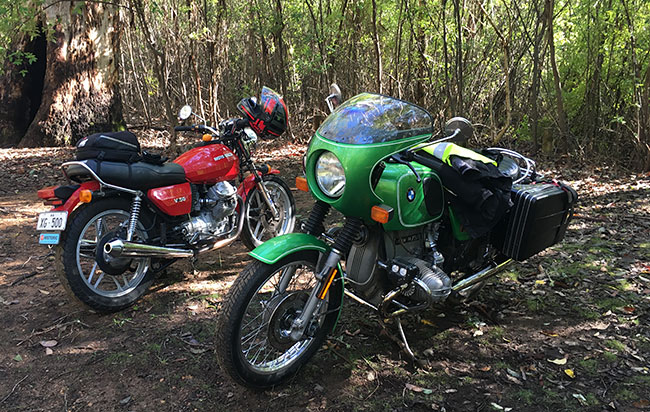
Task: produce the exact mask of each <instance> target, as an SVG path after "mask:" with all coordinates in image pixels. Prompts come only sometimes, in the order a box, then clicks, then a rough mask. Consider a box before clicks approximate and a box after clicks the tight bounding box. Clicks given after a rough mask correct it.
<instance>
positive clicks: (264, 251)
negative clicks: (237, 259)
mask: <svg viewBox="0 0 650 412" xmlns="http://www.w3.org/2000/svg"><path fill="white" fill-rule="evenodd" d="M301 250H317V251H319V252H321V253H328V252H329V251H330V247H329V246H327V245H326V244H325V242H323V241H322V240H320V239H318V238H317V237H315V236H312V235H308V234H306V233H287V234H286V235H281V236H277V237H274V238H272V239H269V240H267V241H266V242H264V243H262V244H261V245H259V246H258V247H256V248H255V249H253V250H252V251H250V252H249V253H248V254H249V255H250V256H252V257H253V258H255V259H257V260H259V261H260V262H264V263H266V264H269V265H272V264H274V263H275V262H277V261H278V260H280V259H282V258H284V257H285V256H288V255H290V254H292V253H295V252H299V251H301Z"/></svg>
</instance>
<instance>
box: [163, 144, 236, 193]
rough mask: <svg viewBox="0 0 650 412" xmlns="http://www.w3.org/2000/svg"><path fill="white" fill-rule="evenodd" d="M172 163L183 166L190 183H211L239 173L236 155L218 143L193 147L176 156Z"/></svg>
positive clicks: (230, 178) (227, 178) (228, 178)
mask: <svg viewBox="0 0 650 412" xmlns="http://www.w3.org/2000/svg"><path fill="white" fill-rule="evenodd" d="M174 163H178V164H179V165H181V166H183V169H185V176H186V177H187V180H189V181H190V182H191V183H207V184H212V183H216V182H221V181H224V180H232V179H235V178H236V177H237V175H238V174H239V158H238V157H237V155H235V154H234V153H233V152H232V151H231V150H230V149H229V148H228V147H227V146H224V145H222V144H218V143H213V144H209V145H206V146H201V147H195V148H194V149H192V150H189V151H187V152H185V153H183V154H182V155H180V156H178V158H176V160H174Z"/></svg>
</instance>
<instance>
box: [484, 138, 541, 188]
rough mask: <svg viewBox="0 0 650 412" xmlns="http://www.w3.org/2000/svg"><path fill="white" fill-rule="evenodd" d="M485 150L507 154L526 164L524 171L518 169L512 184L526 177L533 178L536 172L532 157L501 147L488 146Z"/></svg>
mask: <svg viewBox="0 0 650 412" xmlns="http://www.w3.org/2000/svg"><path fill="white" fill-rule="evenodd" d="M485 150H486V151H488V152H491V153H500V154H502V155H505V156H509V157H512V158H514V159H518V160H519V161H521V162H522V163H523V164H525V165H526V168H525V171H524V172H521V170H520V172H519V177H518V178H517V179H515V180H513V182H512V183H513V184H514V183H520V182H522V181H524V180H526V179H530V180H533V179H534V177H535V176H536V174H537V171H536V164H535V161H534V160H533V159H530V158H528V157H526V156H524V155H522V154H521V153H519V152H515V151H514V150H510V149H506V148H503V147H488V148H487V149H485Z"/></svg>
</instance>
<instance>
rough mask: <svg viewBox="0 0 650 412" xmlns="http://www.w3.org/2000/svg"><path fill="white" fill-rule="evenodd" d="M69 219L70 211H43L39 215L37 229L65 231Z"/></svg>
mask: <svg viewBox="0 0 650 412" xmlns="http://www.w3.org/2000/svg"><path fill="white" fill-rule="evenodd" d="M67 220H68V212H43V213H41V214H39V215H38V223H37V224H36V230H38V231H48V232H50V231H63V230H65V224H66V222H67Z"/></svg>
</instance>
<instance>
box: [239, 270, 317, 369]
mask: <svg viewBox="0 0 650 412" xmlns="http://www.w3.org/2000/svg"><path fill="white" fill-rule="evenodd" d="M315 286H316V280H315V277H314V265H313V263H311V262H307V261H300V262H292V263H289V264H287V265H285V266H282V267H281V268H279V269H278V270H276V271H275V272H273V273H272V274H271V275H270V276H269V277H268V278H267V279H266V281H265V282H264V283H263V284H262V285H261V286H260V287H259V288H258V289H257V290H256V291H255V294H254V295H253V297H252V298H251V300H250V301H249V302H248V305H247V307H246V310H245V311H244V313H243V315H242V321H241V327H240V330H239V349H240V350H239V353H240V356H241V357H242V359H243V360H244V362H245V363H246V364H247V365H248V367H249V368H250V369H253V370H255V371H256V372H258V373H274V372H277V371H279V370H282V369H285V368H288V367H290V366H291V365H292V364H293V363H294V362H296V361H297V360H298V358H300V356H301V355H303V354H304V353H305V351H307V349H308V348H309V347H310V346H311V345H312V343H313V342H314V337H313V336H311V337H305V339H302V340H299V341H297V342H294V343H293V344H291V343H289V338H288V334H289V328H290V324H291V316H297V315H298V314H299V312H296V309H297V308H298V307H301V306H300V305H296V304H292V303H291V302H292V301H294V302H295V301H303V302H304V301H306V298H307V296H309V293H310V292H311V290H312V289H313V288H314V287H315ZM287 302H289V303H287ZM324 302H327V298H326V299H325V301H324ZM326 307H327V304H325V305H322V308H321V309H320V310H318V312H317V315H316V316H317V319H319V322H318V323H319V324H318V327H320V326H322V323H323V321H324V319H325V314H326ZM278 337H280V339H278ZM279 340H280V342H279Z"/></svg>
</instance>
